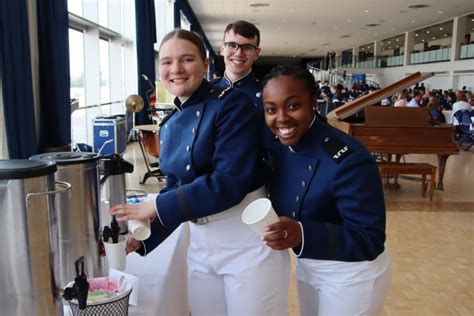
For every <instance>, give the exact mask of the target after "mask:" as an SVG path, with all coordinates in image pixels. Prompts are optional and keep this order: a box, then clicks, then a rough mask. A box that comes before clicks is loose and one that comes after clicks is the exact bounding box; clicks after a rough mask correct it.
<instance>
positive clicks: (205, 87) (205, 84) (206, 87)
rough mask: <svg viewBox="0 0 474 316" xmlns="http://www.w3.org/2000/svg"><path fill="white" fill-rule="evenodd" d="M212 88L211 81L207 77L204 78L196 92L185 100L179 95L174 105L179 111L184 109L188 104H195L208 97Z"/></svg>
mask: <svg viewBox="0 0 474 316" xmlns="http://www.w3.org/2000/svg"><path fill="white" fill-rule="evenodd" d="M211 90H212V86H211V84H210V83H209V81H207V80H206V79H203V80H202V82H201V85H200V86H199V88H198V89H197V90H196V91H194V93H193V94H192V95H191V96H190V97H189V98H187V99H186V100H184V102H181V101H180V100H179V98H178V97H176V98H174V106H175V107H176V109H177V110H178V111H182V110H183V109H184V108H186V107H187V106H189V105H193V104H196V103H199V102H200V101H202V100H203V99H204V98H206V96H208V95H209V92H210V91H211Z"/></svg>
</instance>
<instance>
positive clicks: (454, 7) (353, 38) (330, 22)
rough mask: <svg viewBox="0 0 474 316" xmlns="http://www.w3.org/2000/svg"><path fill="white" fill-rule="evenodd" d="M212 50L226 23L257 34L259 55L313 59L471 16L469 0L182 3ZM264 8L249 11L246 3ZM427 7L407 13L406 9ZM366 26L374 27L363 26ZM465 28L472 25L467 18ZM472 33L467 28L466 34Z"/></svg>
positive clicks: (219, 0) (214, 0)
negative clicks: (243, 24)
mask: <svg viewBox="0 0 474 316" xmlns="http://www.w3.org/2000/svg"><path fill="white" fill-rule="evenodd" d="M188 2H189V4H190V5H191V7H192V9H193V10H194V13H195V14H196V16H197V18H198V20H199V22H200V23H201V26H202V28H203V29H204V33H205V34H206V36H207V38H208V39H209V41H210V42H211V44H212V45H213V47H214V48H215V51H216V52H218V51H219V49H218V47H219V46H220V44H221V42H222V37H223V31H224V29H225V27H226V25H227V24H228V23H231V22H234V21H237V20H247V21H250V22H252V23H254V24H256V25H257V27H258V28H259V29H260V32H261V38H262V40H261V44H260V45H261V47H262V53H261V56H286V57H291V56H293V57H302V58H308V57H315V56H324V55H326V53H327V52H328V51H333V50H334V51H336V52H337V51H341V50H343V49H348V48H352V47H358V46H362V45H365V44H369V43H371V42H373V41H375V40H384V39H388V38H391V37H394V36H397V35H400V34H403V33H404V32H406V31H410V30H417V29H419V28H423V27H425V26H428V25H433V24H438V23H439V22H442V21H447V20H449V19H451V18H453V17H456V16H460V15H467V14H470V13H473V12H474V1H473V0H333V1H328V0H293V1H288V0H188ZM262 3H265V4H268V6H264V7H259V6H257V7H255V6H252V4H262ZM422 4H423V5H428V7H425V8H418V9H411V8H409V6H410V5H422ZM367 24H369V25H370V24H377V25H375V26H367ZM468 24H469V27H472V25H474V22H472V21H471V19H470V18H469V21H468ZM471 32H472V30H471Z"/></svg>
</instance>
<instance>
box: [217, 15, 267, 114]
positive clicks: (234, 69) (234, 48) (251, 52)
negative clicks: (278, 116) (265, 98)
mask: <svg viewBox="0 0 474 316" xmlns="http://www.w3.org/2000/svg"><path fill="white" fill-rule="evenodd" d="M259 44H260V31H259V30H258V29H257V28H256V27H255V25H253V24H252V23H249V22H247V21H237V22H234V23H230V24H229V25H227V27H226V29H225V31H224V43H223V44H222V46H221V55H222V56H223V57H224V63H225V72H224V76H222V77H221V78H220V79H218V80H217V81H215V82H214V85H215V86H216V87H221V88H226V87H233V88H238V89H241V90H243V91H244V92H245V93H246V94H247V95H248V96H250V98H252V100H253V102H254V103H255V105H257V106H262V98H261V89H260V84H259V83H258V80H257V78H255V76H254V74H253V72H252V64H253V62H254V61H255V60H257V58H258V55H259V54H260V47H258V45H259Z"/></svg>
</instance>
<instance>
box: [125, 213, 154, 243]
mask: <svg viewBox="0 0 474 316" xmlns="http://www.w3.org/2000/svg"><path fill="white" fill-rule="evenodd" d="M128 231H129V232H130V233H131V234H132V237H133V238H135V239H136V240H145V239H148V237H150V235H151V230H150V219H149V218H147V219H145V220H129V221H128Z"/></svg>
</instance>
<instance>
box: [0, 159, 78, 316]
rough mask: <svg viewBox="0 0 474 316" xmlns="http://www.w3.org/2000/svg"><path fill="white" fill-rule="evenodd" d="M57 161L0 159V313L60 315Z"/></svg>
mask: <svg viewBox="0 0 474 316" xmlns="http://www.w3.org/2000/svg"><path fill="white" fill-rule="evenodd" d="M56 169H57V167H56V164H55V163H54V162H46V161H30V160H0V240H2V252H3V253H2V259H1V260H0V314H2V315H39V316H43V315H44V316H49V315H63V307H62V300H61V297H60V296H59V294H58V289H59V287H60V286H61V285H60V284H59V283H58V279H59V257H58V255H59V252H58V240H57V236H58V232H57V228H58V227H57V223H58V220H57V217H56V211H55V202H54V200H55V199H56V198H57V197H59V196H67V195H68V194H62V193H65V192H67V190H69V189H70V188H71V187H70V185H69V184H68V183H64V182H56V183H55V180H54V173H55V172H56Z"/></svg>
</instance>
